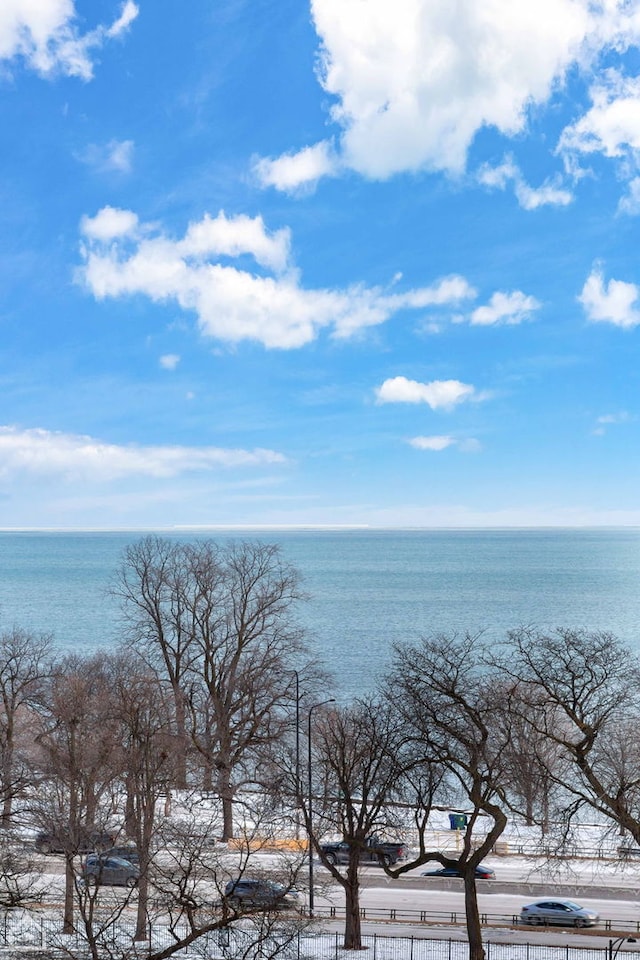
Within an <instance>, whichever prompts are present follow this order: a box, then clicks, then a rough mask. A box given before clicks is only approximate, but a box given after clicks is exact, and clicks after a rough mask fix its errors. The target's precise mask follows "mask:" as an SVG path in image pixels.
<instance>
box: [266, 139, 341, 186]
mask: <svg viewBox="0 0 640 960" xmlns="http://www.w3.org/2000/svg"><path fill="white" fill-rule="evenodd" d="M338 170H339V161H338V159H337V157H336V154H335V151H334V149H333V145H332V144H331V143H330V141H328V140H321V141H320V143H316V144H314V145H313V146H311V147H304V148H303V149H302V150H298V151H297V153H285V154H283V155H282V156H280V157H276V158H275V159H274V158H272V157H263V158H261V159H259V160H257V161H256V163H255V165H254V173H255V174H256V176H257V178H258V180H259V181H260V183H261V185H262V186H263V187H275V188H276V190H282V191H284V192H285V193H298V192H300V191H301V190H306V191H309V190H312V189H313V187H314V186H315V184H316V183H317V182H318V180H320V179H321V178H322V177H327V176H334V175H335V174H336V173H337V172H338Z"/></svg>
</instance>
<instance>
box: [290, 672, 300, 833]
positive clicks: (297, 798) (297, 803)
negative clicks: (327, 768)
mask: <svg viewBox="0 0 640 960" xmlns="http://www.w3.org/2000/svg"><path fill="white" fill-rule="evenodd" d="M292 673H293V675H294V677H295V678H296V840H299V839H300V794H301V793H302V784H301V783H300V674H299V673H298V671H297V670H293V671H292Z"/></svg>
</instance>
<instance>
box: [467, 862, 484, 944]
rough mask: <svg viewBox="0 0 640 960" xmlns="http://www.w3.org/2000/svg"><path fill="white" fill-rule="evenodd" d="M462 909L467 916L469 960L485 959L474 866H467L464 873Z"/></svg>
mask: <svg viewBox="0 0 640 960" xmlns="http://www.w3.org/2000/svg"><path fill="white" fill-rule="evenodd" d="M464 909H465V914H466V918H467V937H468V938H469V960H485V953H484V947H483V946H482V927H481V926H480V911H479V910H478V893H477V890H476V879H475V868H474V870H469V868H467V869H466V870H465V874H464Z"/></svg>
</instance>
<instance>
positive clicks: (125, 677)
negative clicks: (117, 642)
mask: <svg viewBox="0 0 640 960" xmlns="http://www.w3.org/2000/svg"><path fill="white" fill-rule="evenodd" d="M123 668H124V669H123ZM113 698H114V708H115V713H116V716H117V719H118V721H119V728H120V738H119V739H120V746H121V751H122V769H123V774H124V780H125V784H126V789H127V797H128V801H129V804H130V810H131V814H132V817H131V822H130V823H129V825H128V826H129V829H130V830H131V829H133V835H134V839H135V842H136V847H137V850H138V854H139V857H140V879H139V882H138V903H137V921H136V933H135V939H136V940H146V939H147V905H148V899H149V881H150V868H151V853H152V843H153V839H154V834H155V829H156V813H157V806H158V801H159V799H160V797H161V796H162V795H163V794H166V792H167V791H168V789H170V786H171V784H172V783H173V780H174V777H175V757H176V749H175V734H174V733H173V732H172V729H171V710H170V707H169V703H168V702H167V700H166V698H165V697H164V696H163V690H162V687H161V685H160V684H159V682H158V679H157V677H156V676H155V675H154V674H152V673H149V672H147V673H142V672H138V673H136V672H135V668H134V665H133V664H131V662H130V661H127V660H126V659H125V660H124V661H123V662H122V664H121V669H120V670H119V672H118V675H117V678H116V682H115V684H114V690H113Z"/></svg>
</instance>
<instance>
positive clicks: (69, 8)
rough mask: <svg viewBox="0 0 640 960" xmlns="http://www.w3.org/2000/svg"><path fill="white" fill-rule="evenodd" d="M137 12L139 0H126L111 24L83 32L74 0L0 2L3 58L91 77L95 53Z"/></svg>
mask: <svg viewBox="0 0 640 960" xmlns="http://www.w3.org/2000/svg"><path fill="white" fill-rule="evenodd" d="M137 16H138V6H137V4H136V3H134V2H133V0H126V2H125V3H124V4H122V6H121V8H120V13H119V14H118V16H117V17H116V19H115V20H114V21H113V22H112V23H111V24H110V25H109V26H98V27H95V28H94V29H93V30H90V31H88V32H87V33H81V32H80V30H79V29H78V26H77V23H76V11H75V5H74V3H73V0H38V2H37V3H25V2H18V3H16V2H8V3H7V2H4V3H0V60H6V61H11V60H14V59H15V58H20V59H21V60H22V61H23V62H24V63H25V64H26V65H27V66H28V67H30V68H31V69H33V70H35V71H37V72H38V73H40V74H43V75H48V74H53V73H56V72H60V73H63V74H67V75H68V76H73V77H79V78H80V79H82V80H90V79H91V78H92V76H93V60H92V54H93V53H94V52H96V51H97V50H99V49H100V48H101V47H102V46H104V44H105V42H106V41H108V40H113V39H115V38H117V37H120V36H122V35H123V34H124V33H125V32H126V30H127V29H128V28H129V27H130V25H131V24H132V23H133V21H134V20H135V18H136V17H137Z"/></svg>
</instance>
